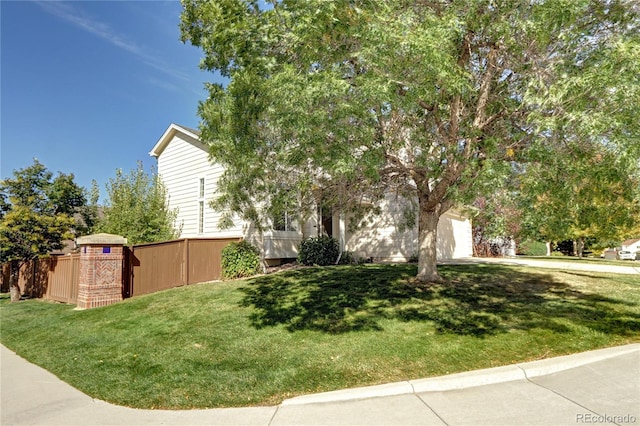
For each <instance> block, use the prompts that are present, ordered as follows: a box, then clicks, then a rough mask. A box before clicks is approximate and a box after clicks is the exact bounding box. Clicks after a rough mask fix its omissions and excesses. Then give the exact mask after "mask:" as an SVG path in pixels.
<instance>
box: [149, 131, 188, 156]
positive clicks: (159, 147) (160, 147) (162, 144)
mask: <svg viewBox="0 0 640 426" xmlns="http://www.w3.org/2000/svg"><path fill="white" fill-rule="evenodd" d="M176 133H182V134H183V135H186V136H189V137H190V138H192V139H195V140H197V141H200V131H199V130H196V129H191V128H189V127H186V126H181V125H179V124H175V123H171V124H170V125H169V127H168V128H167V130H165V132H164V133H163V134H162V136H161V137H160V139H158V142H156V144H155V145H154V146H153V149H151V151H150V152H149V155H150V156H152V157H156V158H157V157H159V156H160V154H162V151H164V149H165V148H166V147H167V145H169V142H171V140H172V139H173V137H174V136H175V135H176Z"/></svg>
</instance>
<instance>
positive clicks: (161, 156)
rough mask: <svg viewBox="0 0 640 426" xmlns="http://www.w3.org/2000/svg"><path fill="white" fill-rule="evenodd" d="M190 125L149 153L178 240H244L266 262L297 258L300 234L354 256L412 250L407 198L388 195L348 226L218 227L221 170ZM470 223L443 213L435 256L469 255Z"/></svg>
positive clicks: (394, 257) (315, 220)
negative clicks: (215, 203)
mask: <svg viewBox="0 0 640 426" xmlns="http://www.w3.org/2000/svg"><path fill="white" fill-rule="evenodd" d="M199 134H200V132H199V131H198V130H195V129H190V128H188V127H184V126H180V125H177V124H171V125H170V126H169V127H168V128H167V130H166V131H165V132H164V134H163V135H162V136H161V137H160V139H159V140H158V141H157V143H156V144H155V146H154V147H153V149H152V150H151V152H150V153H149V154H150V155H151V156H152V157H155V158H156V159H157V161H158V166H157V169H158V175H159V176H160V178H161V179H162V181H163V183H164V185H165V187H166V189H167V195H168V202H169V208H171V209H177V217H176V223H175V227H176V229H178V230H180V238H237V237H240V238H244V239H246V240H248V241H250V242H251V243H252V244H254V245H255V246H257V247H258V248H259V249H261V251H262V253H263V255H264V258H265V260H266V261H267V263H268V264H270V265H276V264H279V263H280V262H281V261H282V260H284V259H292V258H296V257H297V255H298V245H299V244H300V242H301V241H302V239H303V238H306V237H315V236H318V235H330V236H332V237H334V238H336V239H337V240H338V241H339V242H340V248H341V250H343V251H344V250H346V251H350V252H352V253H353V254H354V256H355V257H356V258H366V259H371V260H373V261H398V262H401V261H407V260H409V259H410V258H411V257H413V256H415V255H416V254H417V249H418V242H417V239H418V230H417V225H416V226H413V227H409V228H407V227H406V226H403V223H404V222H406V220H405V219H404V210H403V207H404V205H405V204H406V200H404V201H403V200H402V199H399V198H398V197H396V196H395V195H394V194H391V193H389V194H387V196H386V197H385V199H384V200H382V201H381V204H380V207H381V213H380V214H377V215H373V214H371V215H369V216H367V217H366V218H365V222H364V223H365V225H363V226H361V227H359V228H358V229H356V230H352V229H349V226H348V222H349V221H348V219H346V218H345V217H344V216H343V215H340V214H339V213H338V212H329V213H328V214H327V212H322V211H318V212H317V214H315V215H312V217H311V218H310V219H309V220H308V221H307V222H306V223H304V224H298V223H296V222H295V220H291V219H290V218H286V217H285V218H282V220H279V221H277V223H270V224H269V225H270V226H269V227H268V228H269V229H268V230H267V231H265V232H263V234H262V235H259V234H258V232H256V230H255V229H254V227H253V226H251V224H250V223H246V222H244V221H242V220H240V219H236V220H234V223H233V226H232V227H230V228H228V229H220V228H219V227H218V224H219V221H220V218H221V212H216V211H214V210H213V209H211V208H210V206H209V202H210V201H211V200H212V198H213V197H215V196H216V191H217V182H218V179H219V178H220V177H221V176H222V173H223V171H224V169H223V167H222V166H221V165H218V164H212V163H211V162H210V161H209V153H208V149H207V146H206V144H204V143H202V142H201V141H200V137H199ZM472 253H473V248H472V232H471V221H470V220H469V218H467V217H466V216H465V215H463V214H462V213H460V212H456V211H454V210H450V211H448V212H446V213H445V214H444V215H442V217H441V218H440V222H439V223H438V245H437V254H438V259H440V260H444V259H454V258H462V257H469V256H472Z"/></svg>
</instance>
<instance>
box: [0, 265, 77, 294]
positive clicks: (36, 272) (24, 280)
mask: <svg viewBox="0 0 640 426" xmlns="http://www.w3.org/2000/svg"><path fill="white" fill-rule="evenodd" d="M79 265H80V255H79V254H71V255H66V256H51V257H48V258H43V259H35V260H33V261H31V262H28V263H26V264H23V265H22V267H21V268H20V274H19V275H18V286H19V287H20V291H21V294H23V295H25V296H28V297H32V298H33V297H44V298H46V299H49V300H55V301H58V302H64V303H73V304H75V303H76V301H77V296H78V271H79ZM9 277H10V266H9V264H5V265H2V291H9Z"/></svg>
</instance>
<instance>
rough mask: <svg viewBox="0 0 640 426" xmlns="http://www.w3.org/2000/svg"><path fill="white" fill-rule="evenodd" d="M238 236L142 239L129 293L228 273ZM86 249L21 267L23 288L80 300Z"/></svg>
mask: <svg viewBox="0 0 640 426" xmlns="http://www.w3.org/2000/svg"><path fill="white" fill-rule="evenodd" d="M239 240H240V239H238V238H222V239H221V238H206V239H182V240H175V241H166V242H161V243H152V244H142V245H137V246H132V247H130V248H126V249H125V250H124V261H123V266H122V267H123V272H122V277H123V283H122V295H123V297H124V298H128V297H133V296H140V295H142V294H149V293H154V292H156V291H161V290H167V289H170V288H173V287H180V286H183V285H188V284H194V283H199V282H206V281H214V280H218V279H221V277H222V249H223V248H224V247H225V246H227V245H228V244H229V243H231V242H233V241H239ZM79 270H80V255H79V254H72V255H66V256H52V257H49V258H45V259H39V260H35V261H33V262H31V263H30V264H27V265H24V266H23V267H22V269H21V270H20V278H19V282H18V284H19V286H20V289H21V290H22V294H24V295H27V296H29V297H44V298H46V299H50V300H56V301H59V302H64V303H72V304H75V303H76V302H77V296H78V278H79ZM8 289H9V265H8V264H5V265H3V267H2V291H8Z"/></svg>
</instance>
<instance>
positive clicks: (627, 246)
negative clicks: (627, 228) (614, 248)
mask: <svg viewBox="0 0 640 426" xmlns="http://www.w3.org/2000/svg"><path fill="white" fill-rule="evenodd" d="M622 250H624V251H630V252H631V253H635V252H638V251H640V238H632V239H630V240H625V241H623V242H622Z"/></svg>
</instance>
